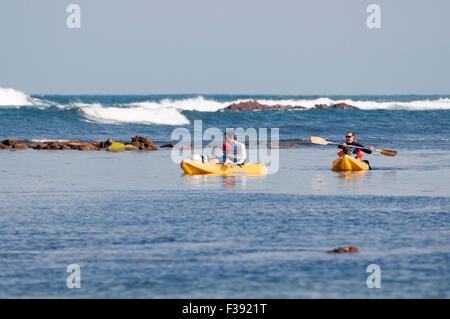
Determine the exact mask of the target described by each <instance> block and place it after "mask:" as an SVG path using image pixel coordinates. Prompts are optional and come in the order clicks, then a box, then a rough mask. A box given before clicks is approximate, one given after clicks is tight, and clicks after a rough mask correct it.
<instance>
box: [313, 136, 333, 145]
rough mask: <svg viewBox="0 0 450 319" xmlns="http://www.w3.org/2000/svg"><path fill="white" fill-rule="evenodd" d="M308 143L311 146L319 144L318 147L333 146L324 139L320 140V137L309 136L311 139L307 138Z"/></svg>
mask: <svg viewBox="0 0 450 319" xmlns="http://www.w3.org/2000/svg"><path fill="white" fill-rule="evenodd" d="M309 141H310V142H311V143H312V144H320V145H328V144H334V143H332V142H328V141H327V140H325V139H323V138H321V137H317V136H311V137H310V138H309Z"/></svg>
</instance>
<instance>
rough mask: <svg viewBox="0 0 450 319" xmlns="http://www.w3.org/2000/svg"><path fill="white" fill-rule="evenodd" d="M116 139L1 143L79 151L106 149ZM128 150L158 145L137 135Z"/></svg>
mask: <svg viewBox="0 0 450 319" xmlns="http://www.w3.org/2000/svg"><path fill="white" fill-rule="evenodd" d="M114 143H115V141H113V140H112V139H108V140H106V141H93V142H81V141H79V140H71V141H64V142H61V141H45V142H41V143H24V142H21V141H17V140H11V139H7V140H4V141H2V142H1V143H0V149H10V150H22V149H26V148H32V149H35V150H78V151H106V150H108V148H109V147H110V146H111V145H113V144H114ZM124 149H125V150H127V151H138V150H143V151H153V150H157V149H158V146H156V145H155V144H154V143H153V142H152V141H151V140H150V139H149V138H148V137H147V136H144V137H142V136H135V137H133V138H132V140H131V143H127V144H125V147H124Z"/></svg>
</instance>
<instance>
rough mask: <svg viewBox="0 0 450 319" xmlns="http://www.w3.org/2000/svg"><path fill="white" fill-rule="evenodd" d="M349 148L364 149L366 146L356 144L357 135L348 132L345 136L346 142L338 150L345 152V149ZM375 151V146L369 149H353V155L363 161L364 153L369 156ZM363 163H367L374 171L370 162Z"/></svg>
mask: <svg viewBox="0 0 450 319" xmlns="http://www.w3.org/2000/svg"><path fill="white" fill-rule="evenodd" d="M347 146H358V147H364V145H362V144H359V143H356V135H355V133H354V132H352V131H349V132H347V134H346V135H345V142H344V143H342V144H341V145H338V148H340V149H344V150H345V148H346V147H347ZM373 150H374V148H373V146H370V147H369V148H353V154H355V155H356V156H355V157H356V158H357V159H359V160H361V161H363V160H362V156H363V155H364V154H363V152H364V153H367V154H372V152H373ZM342 153H343V154H344V152H342ZM339 154H340V153H339ZM343 154H342V155H343ZM340 156H341V155H340ZM363 162H365V163H367V165H369V169H372V167H370V164H369V161H367V160H364V161H363Z"/></svg>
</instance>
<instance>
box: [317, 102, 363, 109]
mask: <svg viewBox="0 0 450 319" xmlns="http://www.w3.org/2000/svg"><path fill="white" fill-rule="evenodd" d="M314 108H315V109H327V110H329V109H331V110H359V108H358V107H356V106H353V105H350V104H347V103H337V104H331V105H329V104H316V105H314Z"/></svg>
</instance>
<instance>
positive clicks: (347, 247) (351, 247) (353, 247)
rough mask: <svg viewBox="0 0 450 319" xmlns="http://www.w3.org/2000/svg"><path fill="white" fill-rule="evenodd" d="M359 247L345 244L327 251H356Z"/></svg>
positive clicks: (339, 252)
mask: <svg viewBox="0 0 450 319" xmlns="http://www.w3.org/2000/svg"><path fill="white" fill-rule="evenodd" d="M358 252H359V249H358V247H355V246H345V247H339V248H335V249H332V250H329V251H328V253H337V254H341V253H358Z"/></svg>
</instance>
